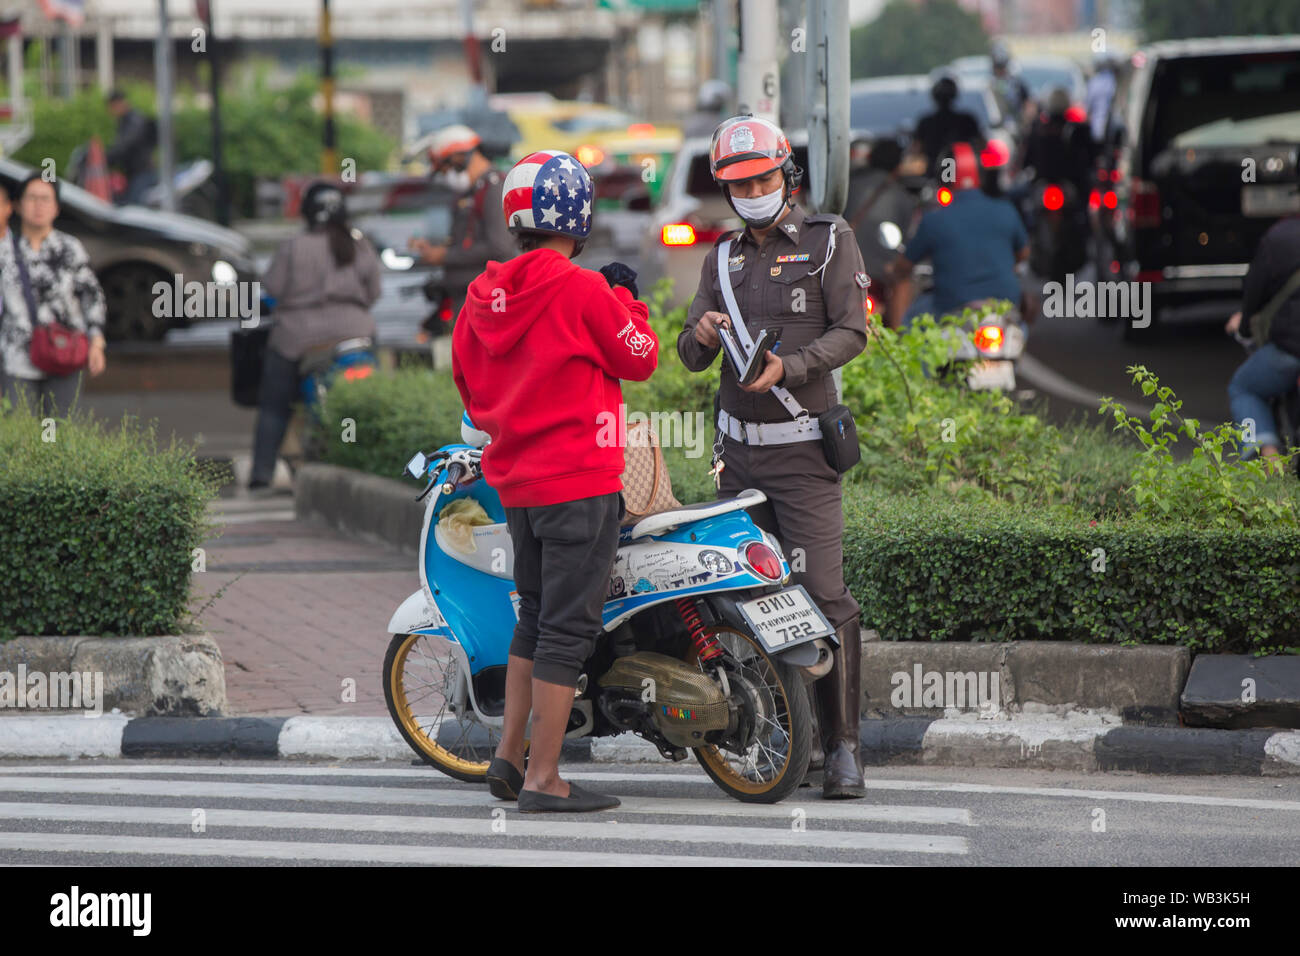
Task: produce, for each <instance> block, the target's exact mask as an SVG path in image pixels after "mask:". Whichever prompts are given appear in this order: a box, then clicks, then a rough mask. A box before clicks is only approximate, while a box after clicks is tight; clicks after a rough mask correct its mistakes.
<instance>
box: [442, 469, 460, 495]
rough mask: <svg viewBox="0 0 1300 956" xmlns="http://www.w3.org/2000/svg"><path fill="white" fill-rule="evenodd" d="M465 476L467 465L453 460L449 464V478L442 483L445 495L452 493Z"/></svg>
mask: <svg viewBox="0 0 1300 956" xmlns="http://www.w3.org/2000/svg"><path fill="white" fill-rule="evenodd" d="M464 477H465V466H464V465H462V464H461V463H460V462H458V461H453V462H452V463H451V464H450V465H448V466H447V480H446V481H444V482H443V483H442V493H443V494H444V495H449V494H451V493H452V492H453V491H455V490H456V486H457V485H458V484H460V482H461V480H462V479H463V478H464Z"/></svg>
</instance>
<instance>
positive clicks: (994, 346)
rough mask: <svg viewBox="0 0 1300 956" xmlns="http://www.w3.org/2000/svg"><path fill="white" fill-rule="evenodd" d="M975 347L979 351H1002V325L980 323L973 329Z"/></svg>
mask: <svg viewBox="0 0 1300 956" xmlns="http://www.w3.org/2000/svg"><path fill="white" fill-rule="evenodd" d="M975 347H976V348H977V349H979V350H980V351H981V352H1000V351H1002V326H1000V325H981V326H980V327H979V328H978V329H976V330H975Z"/></svg>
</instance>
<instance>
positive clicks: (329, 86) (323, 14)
mask: <svg viewBox="0 0 1300 956" xmlns="http://www.w3.org/2000/svg"><path fill="white" fill-rule="evenodd" d="M320 92H321V96H322V97H323V98H324V100H325V125H324V134H325V138H324V142H323V143H322V144H321V145H322V149H321V153H320V170H321V172H322V173H323V174H324V175H325V176H327V177H329V178H331V179H334V178H336V177H337V176H338V175H339V161H338V143H337V142H336V140H335V132H334V32H333V27H332V25H331V23H330V0H320Z"/></svg>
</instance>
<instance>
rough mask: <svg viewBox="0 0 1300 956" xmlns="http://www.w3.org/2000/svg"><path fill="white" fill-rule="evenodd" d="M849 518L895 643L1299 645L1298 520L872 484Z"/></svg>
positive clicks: (856, 563)
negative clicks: (1227, 519)
mask: <svg viewBox="0 0 1300 956" xmlns="http://www.w3.org/2000/svg"><path fill="white" fill-rule="evenodd" d="M845 525H846V531H845V536H844V569H845V579H846V583H847V584H848V586H849V589H850V590H851V591H852V592H853V594H854V596H855V597H856V598H857V600H858V602H859V604H861V605H862V621H863V625H864V626H866V627H872V628H875V629H876V630H878V631H879V632H880V634H881V637H882V638H883V639H885V640H935V641H938V640H975V641H988V640H993V641H1009V640H1060V641H1087V642H1097V643H1148V644H1181V645H1185V646H1187V647H1190V648H1192V649H1194V650H1204V651H1220V652H1233V653H1248V652H1263V651H1270V650H1278V649H1282V648H1289V649H1291V650H1292V651H1295V650H1298V649H1300V531H1298V530H1296V529H1294V528H1277V529H1268V530H1254V531H1241V530H1203V529H1197V528H1190V527H1184V526H1176V525H1169V524H1157V523H1153V522H1148V521H1144V520H1140V519H1112V520H1102V521H1094V520H1090V519H1087V518H1086V517H1085V516H1083V515H1080V514H1079V513H1078V512H1076V511H1075V510H1073V509H1071V508H1069V507H1066V506H1059V507H1055V508H1052V507H1047V508H1041V509H1032V510H1030V509H1022V508H1017V507H1015V506H1013V505H1009V504H1001V505H994V506H992V507H990V506H989V505H987V504H985V503H970V502H965V501H961V500H958V499H955V498H953V497H952V496H950V495H945V494H942V493H937V492H935V493H929V494H924V495H919V496H911V497H903V496H899V495H894V494H886V493H881V492H877V491H873V490H870V489H867V488H863V487H854V488H851V489H850V490H849V491H848V493H847V494H846V496H845ZM1097 549H1101V551H1100V552H1099V551H1098V550H1097ZM1102 559H1104V563H1103V560H1102Z"/></svg>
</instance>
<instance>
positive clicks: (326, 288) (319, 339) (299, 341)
mask: <svg viewBox="0 0 1300 956" xmlns="http://www.w3.org/2000/svg"><path fill="white" fill-rule="evenodd" d="M302 214H303V218H304V219H306V220H307V231H306V232H304V233H302V234H300V235H297V236H294V237H293V238H292V239H287V240H285V241H284V242H283V243H281V245H280V248H279V249H277V250H276V253H275V258H274V259H273V260H272V261H271V266H270V268H269V269H267V271H266V275H265V276H263V277H262V287H263V289H265V291H266V293H267V295H269V296H271V297H272V298H274V299H275V326H274V327H273V328H272V329H271V334H270V337H269V338H268V339H267V343H266V359H265V361H264V362H263V365H262V383H261V388H260V391H259V404H258V409H257V430H256V433H255V435H254V439H253V470H252V474H251V476H250V478H249V482H248V488H249V490H250V491H256V490H259V489H264V488H268V487H270V484H271V479H272V478H273V477H274V475H275V460H276V456H277V455H278V454H279V452H280V444H281V443H282V442H283V441H284V433H285V432H286V431H287V430H288V428H289V417H290V415H291V413H292V410H293V400H294V396H295V395H297V393H298V384H299V381H300V375H299V371H298V363H299V360H301V359H302V357H303V355H304V354H305V353H306V352H307V351H309V350H310V349H315V348H320V347H323V346H328V345H333V344H334V343H336V342H342V341H343V340H345V339H352V338H362V337H370V338H373V337H374V335H375V319H374V316H372V315H371V314H370V307H371V306H372V305H374V304H375V301H376V300H377V299H378V298H379V256H377V255H376V254H375V250H374V247H372V246H371V245H370V243H369V242H368V241H366V239H365V238H364V237H362V236H361V235H360V233H354V232H353V230H352V227H351V226H350V225H349V224H348V213H347V207H346V206H345V204H344V202H343V193H342V191H341V190H340V189H339V188H338V187H337V186H335V185H333V184H331V183H316V184H314V185H313V186H311V187H310V188H309V189H308V190H307V193H306V195H304V196H303V201H302Z"/></svg>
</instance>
